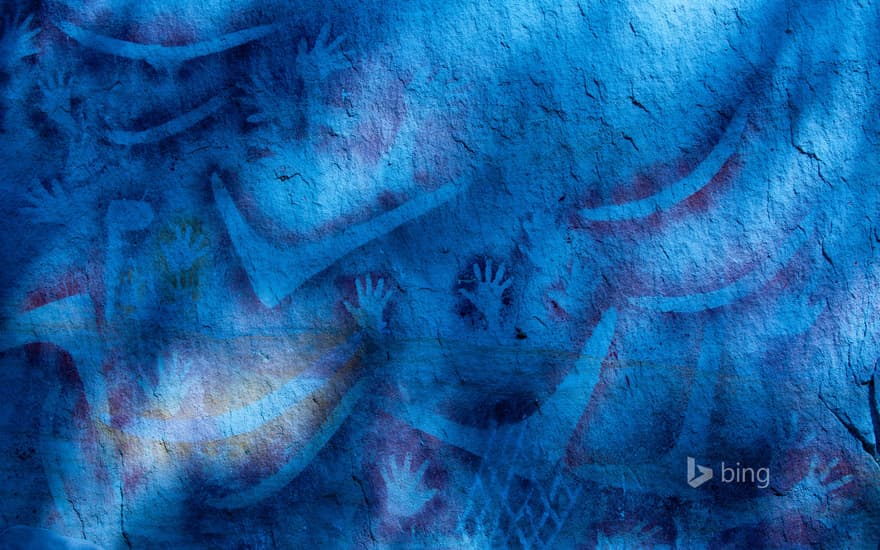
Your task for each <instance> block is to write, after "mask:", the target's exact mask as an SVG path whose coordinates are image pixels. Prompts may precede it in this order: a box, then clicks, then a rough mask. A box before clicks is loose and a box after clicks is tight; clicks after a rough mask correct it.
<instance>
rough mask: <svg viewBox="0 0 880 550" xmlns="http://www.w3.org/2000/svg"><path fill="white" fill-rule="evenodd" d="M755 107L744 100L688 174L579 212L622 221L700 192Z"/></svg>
mask: <svg viewBox="0 0 880 550" xmlns="http://www.w3.org/2000/svg"><path fill="white" fill-rule="evenodd" d="M751 110H752V101H751V100H744V101H743V102H742V103H741V104H740V106H739V108H738V109H737V110H736V113H735V114H734V116H733V119H731V121H730V122H729V123H728V125H727V128H726V129H725V131H724V135H722V136H721V139H720V140H719V142H718V143H717V144H716V145H715V147H713V148H712V151H711V152H710V153H709V155H708V156H706V158H704V159H703V160H702V161H701V162H700V164H699V165H697V167H696V168H694V170H693V171H692V172H691V173H690V174H688V175H687V176H685V177H684V178H682V179H680V180H678V181H677V182H675V183H673V184H671V185H669V186H668V187H666V188H664V189H663V190H662V191H659V192H658V193H656V194H654V195H652V196H650V197H647V198H644V199H639V200H636V201H631V202H626V203H623V204H613V205H607V206H597V207H595V208H584V209H581V210H580V211H579V212H578V213H579V215H580V217H581V218H583V219H584V220H587V221H592V222H619V221H625V220H633V219H639V218H646V217H648V216H650V215H652V214H657V213H658V212H663V211H666V210H669V209H670V208H672V207H673V206H675V205H677V204H679V203H681V202H682V201H684V200H685V199H687V198H688V197H690V196H691V195H693V194H695V193H697V192H698V191H700V190H701V189H703V188H704V187H705V186H706V184H707V182H709V181H710V180H711V179H712V178H713V177H714V176H715V174H717V173H718V172H719V171H720V170H721V167H722V166H724V163H725V162H727V159H729V158H730V156H731V155H733V153H734V152H735V151H736V148H737V145H738V144H739V141H740V139H741V138H742V133H743V130H744V129H745V127H746V122H747V120H748V117H749V113H750V112H751Z"/></svg>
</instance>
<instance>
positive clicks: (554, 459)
mask: <svg viewBox="0 0 880 550" xmlns="http://www.w3.org/2000/svg"><path fill="white" fill-rule="evenodd" d="M616 328H617V310H616V309H615V308H609V309H608V310H606V311H605V313H603V314H602V317H601V318H600V319H599V322H598V323H597V324H596V327H595V328H594V329H593V333H592V334H591V335H590V338H589V339H588V340H587V342H586V343H585V344H584V346H583V348H581V353H580V356H579V358H578V360H577V361H576V362H575V364H574V366H573V367H572V368H571V370H570V372H569V373H568V374H567V375H566V376H565V378H563V379H562V382H560V383H559V385H558V386H557V387H556V389H555V390H554V392H553V394H552V395H551V396H550V397H549V398H548V399H547V400H546V401H544V402H543V403H541V405H540V407H539V408H538V411H537V412H535V413H534V414H533V415H531V416H529V417H528V418H527V419H526V420H524V421H523V423H522V424H525V431H527V432H528V433H529V434H530V436H531V437H535V438H539V440H538V441H535V443H534V444H535V447H536V448H538V449H541V450H542V452H543V464H535V463H533V462H531V461H529V460H528V459H533V458H534V457H525V456H524V457H523V459H524V460H527V462H526V463H523V464H519V465H516V466H515V468H516V469H517V470H518V471H522V472H531V471H532V470H537V471H543V472H545V473H546V470H547V469H548V468H552V467H553V466H554V465H555V464H556V463H558V462H559V461H560V460H561V459H562V458H563V457H564V456H565V451H566V446H567V445H568V441H569V440H570V439H571V436H572V434H573V433H574V430H575V428H576V427H577V424H578V422H579V421H580V419H581V416H582V415H583V411H584V408H585V407H586V406H587V404H588V403H589V401H590V397H591V396H592V395H593V389H594V388H595V387H596V384H597V383H598V382H599V372H600V371H601V369H602V362H603V361H604V360H605V357H606V356H607V355H608V349H609V348H610V346H611V340H612V339H613V338H614V333H615V330H616ZM388 412H389V413H390V414H392V415H393V416H396V417H398V418H400V419H401V420H403V421H404V422H407V423H408V424H409V425H411V426H412V427H414V428H416V429H417V430H420V431H422V432H425V433H427V434H430V435H432V436H433V437H436V438H438V439H441V440H443V441H446V442H447V443H449V444H450V445H455V446H456V447H460V448H462V449H464V450H466V451H468V452H470V453H473V454H475V455H478V456H479V455H480V454H481V453H482V452H483V450H484V449H485V448H486V440H487V438H488V436H489V431H488V430H483V429H479V428H473V427H470V426H464V425H462V424H459V423H458V422H455V421H453V420H450V419H448V418H446V417H443V416H441V415H439V414H436V413H434V412H433V411H426V410H419V409H413V408H409V407H404V406H395V407H390V408H389V409H388ZM547 418H553V419H554V426H555V427H556V428H555V429H553V430H547V429H546V423H547ZM519 425H520V424H517V425H516V426H519ZM499 430H502V431H503V429H502V428H499Z"/></svg>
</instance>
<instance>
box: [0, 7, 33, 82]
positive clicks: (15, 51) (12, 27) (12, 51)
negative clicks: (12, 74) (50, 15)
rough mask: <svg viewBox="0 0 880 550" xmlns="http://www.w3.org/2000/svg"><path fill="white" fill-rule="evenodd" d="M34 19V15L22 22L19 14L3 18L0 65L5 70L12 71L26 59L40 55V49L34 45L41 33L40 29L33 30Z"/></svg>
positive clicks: (0, 39) (0, 40)
mask: <svg viewBox="0 0 880 550" xmlns="http://www.w3.org/2000/svg"><path fill="white" fill-rule="evenodd" d="M33 18H34V16H33V15H28V16H27V17H25V18H24V19H23V20H22V19H21V16H20V15H19V14H16V15H14V16H12V15H7V16H6V17H4V18H3V35H2V37H0V63H2V64H3V65H4V68H5V69H7V70H11V69H12V68H13V67H14V66H15V64H16V63H18V62H19V61H21V60H22V59H24V58H25V57H28V56H31V55H35V54H37V53H40V49H39V48H38V47H37V46H36V45H35V44H34V37H35V36H37V35H38V34H39V33H40V28H39V27H37V28H35V29H32V28H31V22H32V21H33Z"/></svg>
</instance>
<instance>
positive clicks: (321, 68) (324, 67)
mask: <svg viewBox="0 0 880 550" xmlns="http://www.w3.org/2000/svg"><path fill="white" fill-rule="evenodd" d="M329 38H330V25H329V24H325V25H324V26H323V27H321V33H320V34H319V35H318V38H317V39H316V40H315V45H314V46H313V47H312V49H311V50H309V47H308V43H307V42H306V39H305V38H303V39H302V40H300V42H299V47H298V49H297V52H296V65H297V67H299V70H300V74H301V75H302V77H303V80H305V82H306V83H307V84H308V83H315V82H319V81H322V80H324V79H326V78H327V77H328V76H329V75H330V73H332V72H334V71H338V70H340V69H344V68H346V67H348V66H349V63H348V60H347V59H346V57H345V53H344V52H342V51H341V50H340V49H339V45H340V44H341V43H342V41H343V40H345V35H339V36H337V37H336V40H334V41H333V42H328V41H329Z"/></svg>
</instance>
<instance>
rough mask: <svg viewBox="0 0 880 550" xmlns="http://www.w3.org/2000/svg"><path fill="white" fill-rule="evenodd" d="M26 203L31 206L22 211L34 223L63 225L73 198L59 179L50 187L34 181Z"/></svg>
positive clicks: (26, 197)
mask: <svg viewBox="0 0 880 550" xmlns="http://www.w3.org/2000/svg"><path fill="white" fill-rule="evenodd" d="M25 201H26V202H27V203H28V204H30V206H28V207H25V208H22V209H21V211H22V212H23V213H24V214H26V215H27V216H28V217H29V218H30V219H31V220H32V221H33V222H35V223H41V224H53V223H63V222H64V221H65V218H66V214H65V212H66V211H67V209H68V208H70V206H71V202H70V201H71V198H70V197H68V195H67V193H66V192H65V191H64V188H63V187H62V186H61V182H59V181H58V180H57V179H53V180H52V182H51V183H50V184H49V185H48V186H45V185H43V184H42V183H41V182H40V181H39V180H37V179H34V180H33V181H32V182H31V189H30V190H29V192H28V193H27V194H26V196H25Z"/></svg>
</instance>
